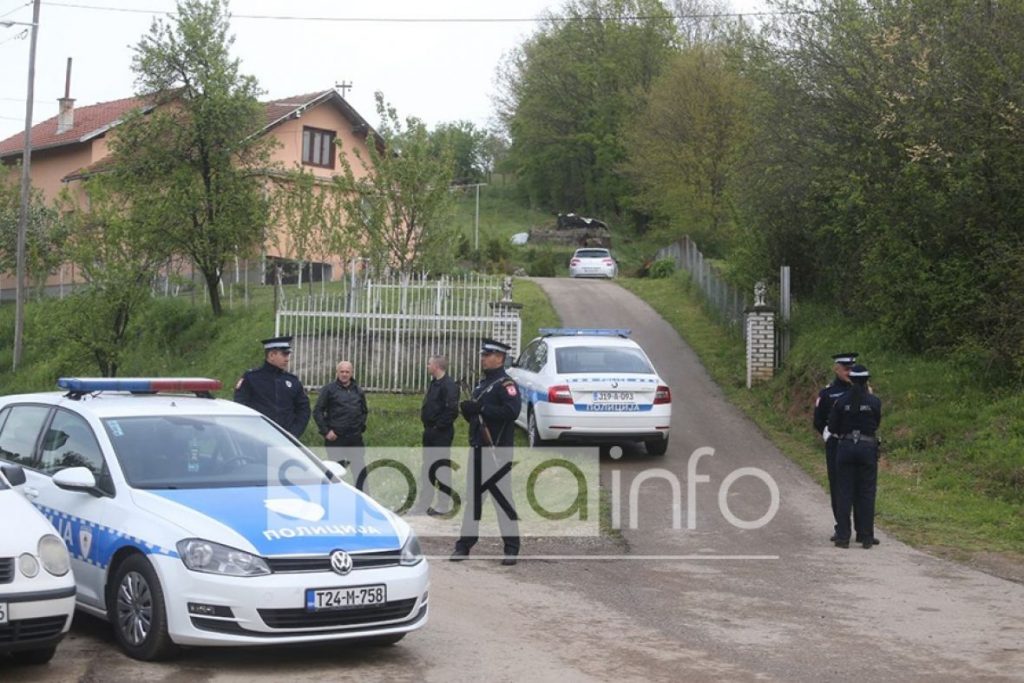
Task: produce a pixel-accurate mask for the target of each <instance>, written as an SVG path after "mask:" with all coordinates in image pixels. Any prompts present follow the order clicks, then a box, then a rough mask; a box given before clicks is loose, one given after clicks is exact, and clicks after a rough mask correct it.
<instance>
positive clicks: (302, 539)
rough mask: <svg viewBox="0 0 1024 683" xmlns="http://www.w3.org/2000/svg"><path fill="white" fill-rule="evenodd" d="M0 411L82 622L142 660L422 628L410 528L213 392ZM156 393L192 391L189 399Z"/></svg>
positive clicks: (119, 395) (166, 388) (74, 394)
mask: <svg viewBox="0 0 1024 683" xmlns="http://www.w3.org/2000/svg"><path fill="white" fill-rule="evenodd" d="M58 386H60V387H62V388H63V389H65V390H66V393H45V394H29V395H21V396H7V397H4V398H3V399H0V425H2V427H0V460H6V461H8V462H10V463H16V464H18V465H21V466H22V467H24V468H25V470H26V475H27V478H28V483H27V485H26V487H25V489H24V490H25V493H26V495H28V496H29V497H30V498H31V499H32V502H34V503H35V505H36V507H38V508H39V509H40V510H41V511H42V512H43V514H45V515H46V516H47V517H48V518H49V519H50V521H51V523H52V524H53V525H54V526H55V527H56V528H57V531H58V534H59V535H60V536H61V537H62V538H63V539H64V540H65V541H66V542H67V544H68V548H69V549H70V551H71V557H72V560H71V564H72V568H73V570H74V573H75V579H76V582H77V586H78V596H77V601H78V602H77V604H78V608H79V609H81V610H83V611H85V612H88V613H90V614H93V615H96V616H98V617H101V618H104V619H107V620H108V621H109V622H110V623H111V625H112V626H113V630H114V635H115V639H116V640H117V643H118V644H119V645H120V647H121V648H122V649H123V650H124V651H125V652H126V653H127V654H128V655H130V656H132V657H135V658H137V659H144V660H153V659H161V658H165V657H168V656H171V655H173V654H174V653H175V652H176V651H177V649H178V648H179V646H182V645H268V644H285V643H312V642H324V641H338V640H344V639H355V638H358V639H362V640H364V641H366V642H369V643H372V644H391V643H394V642H397V641H398V640H400V639H401V638H402V637H403V636H404V635H405V634H406V633H407V632H409V631H412V630H415V629H418V628H420V627H422V626H423V625H424V624H425V623H426V621H427V589H428V583H429V581H428V568H427V562H426V560H425V559H424V558H423V556H422V554H421V552H420V547H419V542H418V541H417V539H416V535H415V534H414V533H413V531H412V529H410V527H409V525H408V524H406V523H405V522H404V521H403V520H401V519H400V518H398V517H397V516H396V515H394V514H393V513H391V512H390V511H388V510H386V509H385V508H383V507H381V506H380V505H378V504H377V503H376V502H375V501H373V500H372V499H371V498H369V497H368V496H366V495H364V494H363V493H361V492H359V491H357V490H356V489H355V488H353V487H351V486H349V485H348V484H346V483H344V482H342V481H341V479H340V475H341V474H342V473H343V472H344V470H343V468H341V466H340V465H337V464H335V463H328V462H323V461H321V460H320V459H319V458H318V457H317V456H316V455H314V454H313V453H312V452H310V451H309V450H308V449H306V448H305V447H304V446H302V445H301V444H300V443H299V442H298V441H296V440H295V439H294V438H293V437H291V435H289V434H288V433H287V432H286V431H284V430H283V429H281V428H280V427H278V426H277V425H276V424H274V423H273V422H271V421H270V420H268V419H266V418H265V417H263V416H262V415H260V414H259V413H257V412H255V411H253V410H251V409H249V408H247V407H245V406H242V405H239V404H236V403H232V402H230V401H223V400H217V399H214V398H212V397H211V394H210V392H211V391H214V390H216V389H218V388H219V387H220V382H219V381H216V380H205V379H180V380H166V379H163V380H158V379H62V380H60V381H59V382H58ZM162 392H195V394H196V395H195V396H189V395H181V394H180V393H179V394H177V395H175V394H174V393H170V394H168V393H162Z"/></svg>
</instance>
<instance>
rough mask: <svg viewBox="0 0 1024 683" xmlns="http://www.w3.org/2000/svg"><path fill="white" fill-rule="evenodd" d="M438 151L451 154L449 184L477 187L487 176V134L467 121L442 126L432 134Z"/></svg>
mask: <svg viewBox="0 0 1024 683" xmlns="http://www.w3.org/2000/svg"><path fill="white" fill-rule="evenodd" d="M431 136H432V137H433V138H434V140H435V144H436V145H437V148H438V150H439V151H443V150H445V149H447V150H450V152H451V155H452V158H453V161H454V163H455V172H454V177H453V178H452V182H453V183H454V184H456V185H465V184H469V183H479V182H482V181H483V180H484V178H485V177H486V176H487V173H488V171H489V170H490V169H489V159H488V157H487V149H486V147H485V145H486V143H487V138H488V133H487V131H485V130H480V129H479V128H477V127H476V126H474V125H473V124H472V122H470V121H455V122H453V123H442V124H440V125H438V126H437V127H436V128H434V130H433V131H431Z"/></svg>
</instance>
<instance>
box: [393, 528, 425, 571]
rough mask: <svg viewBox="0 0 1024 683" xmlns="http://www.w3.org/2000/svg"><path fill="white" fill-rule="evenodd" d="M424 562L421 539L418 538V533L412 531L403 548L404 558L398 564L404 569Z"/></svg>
mask: <svg viewBox="0 0 1024 683" xmlns="http://www.w3.org/2000/svg"><path fill="white" fill-rule="evenodd" d="M422 561H423V551H422V550H421V549H420V539H418V538H416V532H415V531H410V532H409V538H408V539H407V540H406V541H405V545H404V546H402V556H401V558H400V559H399V560H398V563H399V564H400V565H402V566H403V567H411V566H413V565H415V564H419V563H420V562H422Z"/></svg>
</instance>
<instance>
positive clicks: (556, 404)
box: [508, 328, 672, 455]
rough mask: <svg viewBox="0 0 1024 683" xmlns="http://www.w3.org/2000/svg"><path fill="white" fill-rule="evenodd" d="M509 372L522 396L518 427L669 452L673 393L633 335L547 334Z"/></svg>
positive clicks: (540, 439)
mask: <svg viewBox="0 0 1024 683" xmlns="http://www.w3.org/2000/svg"><path fill="white" fill-rule="evenodd" d="M540 333H541V336H540V337H538V338H536V339H534V340H533V341H531V342H530V343H529V344H528V345H527V346H526V348H525V349H523V352H522V354H521V355H520V356H519V358H518V359H517V360H516V362H515V363H514V364H513V365H512V367H511V368H509V370H508V373H509V375H511V376H512V377H513V379H515V380H516V383H517V384H518V385H519V387H520V390H521V391H522V394H523V402H522V409H521V411H520V414H519V419H518V420H517V421H516V422H517V424H519V425H520V426H521V427H523V428H524V429H525V430H526V431H527V433H528V435H529V440H530V445H531V446H537V445H542V444H544V443H545V442H547V441H556V440H557V441H577V442H589V443H613V442H618V441H643V442H644V444H645V445H646V446H647V452H648V453H650V454H651V455H664V454H665V451H666V450H667V449H668V437H669V429H670V427H671V423H672V392H671V391H670V390H669V388H668V386H667V385H666V384H665V382H664V381H663V380H662V379H661V378H660V377H659V376H658V373H657V372H656V371H655V370H654V366H653V365H652V364H651V361H650V359H649V358H648V357H647V354H645V353H644V351H643V349H641V348H640V345H639V344H637V343H636V342H634V341H632V340H631V339H629V338H628V337H629V330H618V329H615V330H607V329H582V328H542V329H541V330H540Z"/></svg>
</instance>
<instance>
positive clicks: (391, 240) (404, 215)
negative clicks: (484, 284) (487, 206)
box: [335, 92, 457, 273]
mask: <svg viewBox="0 0 1024 683" xmlns="http://www.w3.org/2000/svg"><path fill="white" fill-rule="evenodd" d="M376 99H377V113H378V115H379V117H380V121H381V122H380V125H379V127H378V129H377V130H376V131H372V132H371V133H370V134H369V136H368V137H367V145H366V150H365V152H364V150H362V149H360V148H356V149H354V150H353V155H354V156H355V163H356V164H358V166H359V168H358V172H357V169H356V167H355V166H354V165H353V162H352V161H350V160H349V159H348V155H347V154H344V153H339V154H338V159H339V162H340V164H341V169H342V173H341V175H340V176H338V177H337V178H336V180H335V183H336V184H337V185H338V193H339V196H340V197H341V198H342V200H341V204H342V208H343V211H342V213H341V215H342V216H343V218H344V221H345V223H344V224H345V232H346V233H347V235H348V238H349V240H351V242H352V243H353V244H360V243H361V244H364V245H365V247H366V249H367V251H368V253H369V255H370V259H371V262H372V263H373V264H374V265H375V266H377V267H388V268H394V269H396V270H398V271H399V272H403V273H408V272H411V271H412V270H414V269H420V270H432V271H440V270H444V269H446V268H448V267H449V266H450V264H451V263H452V260H453V258H454V255H455V245H456V239H457V234H456V231H455V229H454V227H453V224H452V215H453V211H454V200H453V198H452V194H451V184H452V177H453V174H454V169H455V164H454V155H453V153H452V150H451V147H450V146H448V145H446V144H441V145H438V144H437V140H436V138H433V137H432V136H431V135H430V131H429V130H428V129H427V127H426V125H425V124H424V123H423V122H422V121H421V120H419V119H417V118H415V117H407V118H405V119H404V120H403V119H400V118H399V116H398V112H397V111H396V110H395V109H394V108H393V107H391V106H390V105H387V104H386V103H385V102H384V97H383V95H382V94H381V93H379V92H378V93H377V95H376Z"/></svg>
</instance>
